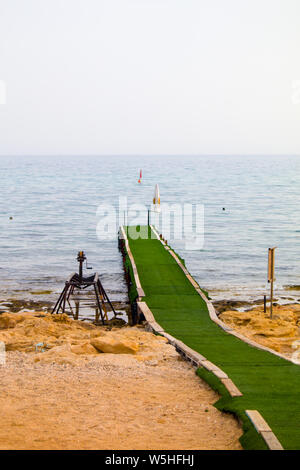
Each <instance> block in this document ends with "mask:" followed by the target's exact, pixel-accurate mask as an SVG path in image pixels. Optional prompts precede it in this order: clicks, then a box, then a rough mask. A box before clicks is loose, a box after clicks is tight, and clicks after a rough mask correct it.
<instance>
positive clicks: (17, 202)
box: [0, 155, 300, 303]
mask: <svg viewBox="0 0 300 470" xmlns="http://www.w3.org/2000/svg"><path fill="white" fill-rule="evenodd" d="M140 172H141V176H142V177H141V182H140V183H139V182H138V180H139V178H140ZM0 174H1V186H0V194H1V198H0V227H1V230H0V253H1V254H0V300H1V302H4V301H6V300H7V299H24V298H26V299H31V300H36V299H38V300H39V301H41V300H47V301H53V302H54V301H55V300H56V298H57V296H58V294H59V292H60V291H61V290H62V288H63V286H64V282H65V281H66V279H67V278H68V277H69V276H70V274H71V273H72V272H74V271H77V269H78V263H77V260H76V257H77V252H78V251H80V250H84V252H85V253H86V255H87V262H88V265H89V267H92V269H93V271H97V272H99V275H100V279H101V282H102V284H103V286H104V288H105V290H106V292H107V294H108V296H109V297H110V299H111V300H112V301H116V302H117V301H123V302H124V301H126V300H127V287H126V283H125V279H124V273H123V265H122V257H121V254H120V252H119V250H118V242H117V231H118V227H119V224H123V223H124V222H125V223H128V224H129V225H130V224H131V223H140V224H147V220H148V219H147V217H148V213H147V209H148V208H151V204H152V199H153V193H154V188H155V185H156V184H158V185H159V189H160V199H161V205H163V204H165V205H166V206H167V205H174V204H177V205H181V206H182V207H184V205H190V206H193V207H200V208H201V207H202V208H203V214H204V215H203V243H202V244H201V246H199V247H196V248H195V247H193V249H190V247H189V244H188V243H186V242H187V240H186V239H185V237H184V234H183V235H182V233H181V238H180V234H179V235H178V234H177V235H176V234H175V232H174V233H173V235H172V233H171V232H172V231H170V234H168V238H169V240H168V242H169V243H170V244H171V245H172V246H173V247H174V249H175V250H176V252H177V253H178V254H179V255H180V256H181V257H182V258H183V259H184V260H185V263H186V266H187V268H188V270H189V271H190V272H191V274H192V275H193V276H194V277H195V279H196V280H197V281H198V282H199V284H200V285H201V287H203V288H204V289H206V290H207V291H208V292H209V295H210V297H211V298H212V300H216V301H217V300H218V301H220V300H241V301H254V300H257V299H262V298H263V296H264V295H267V296H268V295H269V290H270V286H269V284H268V282H267V258H268V248H270V247H275V246H276V247H277V248H276V250H275V253H276V255H275V275H276V281H275V287H274V295H275V298H276V299H277V301H278V302H279V303H288V302H295V301H296V302H298V301H299V300H300V290H299V285H300V262H299V261H300V259H299V255H300V204H299V203H300V157H297V156H284V155H282V156H263V155H262V156H248V155H236V156H225V155H223V156H222V155H218V156H203V155H202V156H186V155H180V156H171V155H170V156H168V155H162V156H151V155H140V156H138V155H135V156H130V155H118V156H88V155H82V156H17V157H0ZM120 201H123V202H122V203H123V204H124V201H126V204H127V206H126V210H125V209H124V207H122V208H121V207H120ZM133 209H135V211H134V210H133ZM137 209H140V210H139V211H138V210H137ZM152 209H153V207H152ZM105 211H106V212H105ZM104 217H106V218H107V221H108V227H109V228H107V234H106V235H105V233H104V232H105V230H104V229H103V227H104V225H105V224H104V221H105V220H106V219H104ZM158 217H159V216H158ZM156 218H157V214H155V213H153V212H150V221H151V223H154V224H155V221H156ZM171 219H172V220H171V223H174V220H175V219H174V218H172V217H171ZM157 223H158V224H159V220H158V221H157ZM114 227H115V230H114ZM102 229H103V230H102ZM105 237H106V238H105ZM176 237H177V238H176ZM91 272H92V271H91V270H88V271H86V274H87V275H90V274H91ZM297 287H298V288H297Z"/></svg>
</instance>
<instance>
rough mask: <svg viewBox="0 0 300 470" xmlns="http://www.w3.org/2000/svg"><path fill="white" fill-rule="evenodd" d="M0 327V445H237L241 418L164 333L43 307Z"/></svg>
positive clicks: (2, 320) (8, 317)
mask: <svg viewBox="0 0 300 470" xmlns="http://www.w3.org/2000/svg"><path fill="white" fill-rule="evenodd" d="M0 328H1V329H0V340H2V341H5V342H6V344H7V349H8V351H7V354H6V365H3V366H0V367H1V390H2V393H1V396H0V406H1V409H2V419H1V424H0V448H1V449H164V450H167V449H215V450H216V449H241V445H240V443H239V441H238V439H239V437H240V436H241V434H242V430H241V427H240V425H239V424H238V423H237V421H236V420H235V418H234V417H233V416H232V415H230V414H225V413H221V412H220V411H218V410H217V409H216V408H214V406H213V404H214V403H215V402H216V401H217V399H218V395H217V394H216V393H215V392H214V391H212V390H211V389H210V388H209V386H208V385H207V384H206V383H204V382H203V381H201V380H200V379H199V378H198V377H197V376H196V375H195V369H193V368H192V367H191V366H190V365H189V364H188V363H186V362H185V361H183V360H182V359H181V358H180V356H179V355H178V353H177V352H176V351H175V349H174V348H173V347H172V346H171V345H169V344H167V343H166V341H165V339H164V338H162V337H160V336H155V335H153V334H151V333H149V332H146V331H144V329H143V328H131V327H125V328H112V329H111V328H109V329H108V328H104V327H96V326H94V325H92V324H88V323H83V322H75V321H73V320H70V319H69V318H67V317H66V316H57V317H56V318H53V317H51V316H50V315H45V314H44V313H41V314H39V313H36V314H32V313H30V314H28V313H27V314H2V315H1V316H0ZM39 343H42V344H43V346H36V344H39ZM96 346H97V347H98V349H96ZM101 348H102V349H105V348H106V350H111V351H113V350H114V351H115V353H112V352H110V353H104V352H100V349H101ZM109 348H110V349H109ZM126 348H127V349H126ZM36 349H37V351H36ZM41 349H44V351H43V352H42V351H41ZM117 351H118V353H117ZM124 351H125V352H124ZM129 351H130V352H129Z"/></svg>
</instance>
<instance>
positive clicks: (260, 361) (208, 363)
mask: <svg viewBox="0 0 300 470" xmlns="http://www.w3.org/2000/svg"><path fill="white" fill-rule="evenodd" d="M140 230H141V231H144V235H145V233H146V232H148V235H149V237H148V238H145V237H143V238H138V239H133V238H132V237H131V236H130V227H124V228H121V231H120V238H123V239H125V240H124V245H123V253H125V258H127V260H128V262H129V264H130V265H131V277H132V283H133V287H136V297H137V298H138V299H137V300H139V301H141V303H140V305H145V306H146V307H147V309H148V311H149V313H150V315H153V317H154V318H153V317H152V318H153V321H154V324H156V325H157V328H154V330H155V329H156V330H157V331H158V333H159V332H160V331H161V333H162V334H165V336H166V337H168V336H169V335H171V336H169V339H170V341H171V342H172V337H173V338H175V339H176V340H178V341H179V342H182V343H184V345H186V346H187V347H188V349H189V348H190V350H191V353H192V354H191V356H192V357H193V352H196V353H198V357H199V358H200V360H199V361H197V360H195V362H196V363H197V364H198V366H200V367H199V368H198V370H197V373H198V375H199V376H200V377H202V378H203V379H204V380H206V381H207V382H208V383H209V384H210V385H211V386H212V387H213V388H214V389H216V390H217V391H219V393H220V394H221V399H220V400H219V401H218V402H217V404H216V406H217V408H219V409H221V410H224V411H230V412H233V413H235V414H236V415H237V416H238V417H239V418H240V419H241V420H242V422H243V425H244V435H243V436H242V438H241V443H242V445H243V447H244V448H245V449H267V448H273V449H280V448H281V445H282V447H283V448H284V449H300V426H299V423H300V400H299V390H300V367H299V365H296V364H293V363H292V362H290V361H288V360H285V359H283V358H281V357H278V356H276V355H275V354H272V353H271V352H268V351H266V350H262V349H258V348H256V347H253V346H251V345H249V344H247V343H245V342H244V341H243V340H241V339H240V338H238V337H237V336H234V335H233V334H231V333H232V332H231V331H230V328H228V331H225V330H224V329H223V328H221V327H220V325H218V324H217V323H215V321H213V320H212V315H213V314H214V312H212V311H211V310H212V309H213V307H212V305H211V303H210V302H209V301H208V299H207V297H206V295H205V293H203V291H201V290H200V288H199V286H198V284H197V283H196V282H195V280H194V279H193V278H192V277H191V276H190V274H189V273H188V271H187V270H186V268H185V266H184V262H183V260H181V259H180V258H179V257H178V255H176V253H174V251H173V250H172V249H171V248H170V247H168V246H167V245H166V244H165V243H164V242H161V240H160V239H159V237H158V236H157V235H158V234H157V233H156V231H155V229H154V228H153V227H152V228H150V227H147V226H142V227H140ZM137 284H139V285H137ZM209 310H210V312H209ZM214 315H215V314H214ZM215 318H216V317H215ZM220 323H221V322H220ZM159 327H160V328H159ZM203 356H204V357H203ZM201 358H202V360H203V364H202V362H201ZM202 366H203V367H202ZM222 374H223V375H222ZM226 378H228V379H230V380H229V381H230V382H231V381H232V382H233V384H232V385H233V389H234V387H236V389H237V392H239V391H240V392H241V393H236V394H235V393H229V392H228V390H230V387H228V386H227V387H226V386H225V383H226ZM238 395H242V396H238ZM249 410H250V411H249ZM271 431H272V432H271ZM273 433H274V434H273Z"/></svg>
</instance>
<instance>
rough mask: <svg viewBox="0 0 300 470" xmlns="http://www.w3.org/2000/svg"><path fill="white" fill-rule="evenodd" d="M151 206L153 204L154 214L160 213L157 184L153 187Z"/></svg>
mask: <svg viewBox="0 0 300 470" xmlns="http://www.w3.org/2000/svg"><path fill="white" fill-rule="evenodd" d="M153 204H154V210H155V211H156V212H160V194H159V186H158V184H156V185H155V190H154V198H153Z"/></svg>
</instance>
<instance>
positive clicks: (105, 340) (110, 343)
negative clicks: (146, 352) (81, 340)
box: [91, 335, 139, 354]
mask: <svg viewBox="0 0 300 470" xmlns="http://www.w3.org/2000/svg"><path fill="white" fill-rule="evenodd" d="M91 345H92V346H94V348H96V349H97V350H98V351H100V352H102V353H111V354H135V353H136V352H137V351H138V349H139V345H138V343H136V342H134V341H132V340H129V339H125V338H124V339H123V338H122V339H121V338H116V337H113V335H106V336H102V337H101V338H99V337H98V338H95V339H93V340H92V341H91Z"/></svg>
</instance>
